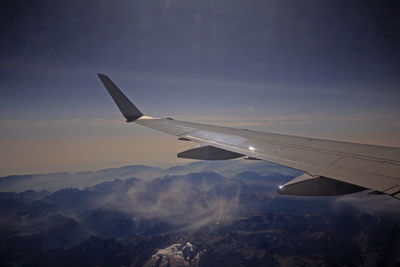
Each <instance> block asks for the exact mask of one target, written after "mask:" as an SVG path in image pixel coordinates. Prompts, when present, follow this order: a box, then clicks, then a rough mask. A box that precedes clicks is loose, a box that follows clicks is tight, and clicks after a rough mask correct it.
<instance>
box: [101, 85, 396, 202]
mask: <svg viewBox="0 0 400 267" xmlns="http://www.w3.org/2000/svg"><path fill="white" fill-rule="evenodd" d="M107 79H108V78H107ZM108 80H109V79H108ZM102 81H103V79H102ZM103 83H104V81H103ZM104 85H105V87H106V88H107V89H108V90H109V91H110V88H108V86H109V83H104ZM111 85H112V86H113V88H112V90H114V91H115V90H118V93H117V94H114V95H117V97H114V96H113V95H112V94H111V95H112V96H113V99H114V101H115V102H116V104H117V106H118V107H119V108H120V110H121V111H122V109H121V107H120V105H124V107H126V105H125V104H124V103H125V102H126V100H125V99H127V98H126V96H125V95H123V93H122V92H121V91H120V90H119V89H118V88H117V87H116V86H115V84H113V83H112V82H111ZM120 101H121V102H120ZM128 101H129V100H128ZM129 102H130V101H129ZM132 106H133V107H132V109H133V110H132V111H129V110H128V111H127V110H125V112H126V113H127V114H136V115H138V114H139V113H140V116H138V118H137V119H135V120H133V121H134V122H135V123H137V124H141V125H143V126H146V127H150V128H153V129H156V130H159V131H162V132H165V133H168V134H172V135H176V136H178V137H179V138H180V139H181V140H190V141H194V142H197V143H199V144H200V145H201V147H200V148H196V149H193V150H189V151H184V152H182V153H179V154H178V156H179V157H186V158H194V159H206V160H218V159H231V158H232V159H233V158H238V157H241V156H247V157H249V158H251V159H261V160H266V161H270V162H274V163H277V164H280V165H283V166H287V167H290V168H294V169H298V170H301V171H303V172H305V173H304V174H303V175H301V176H299V177H297V178H295V179H293V180H292V181H290V182H289V183H287V184H286V185H283V186H280V187H279V192H280V193H282V194H293V195H337V194H345V193H352V192H357V191H361V190H365V189H373V190H375V191H377V192H382V193H385V194H389V195H392V196H394V197H396V198H400V149H399V148H394V147H384V146H373V145H364V144H355V143H348V142H339V141H329V140H322V139H315V138H306V137H298V136H290V135H283V134H274V133H265V132H258V131H250V130H245V129H235V128H227V127H221V126H214V125H207V124H200V123H191V122H185V121H179V120H173V119H170V118H152V117H147V116H142V115H141V114H142V113H141V112H140V111H139V110H138V109H137V108H136V107H135V106H134V105H133V104H132ZM123 114H124V113H123ZM130 121H132V120H130Z"/></svg>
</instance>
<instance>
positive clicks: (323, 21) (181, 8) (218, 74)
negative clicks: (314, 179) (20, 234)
mask: <svg viewBox="0 0 400 267" xmlns="http://www.w3.org/2000/svg"><path fill="white" fill-rule="evenodd" d="M0 10H1V11H0V12H1V16H0V23H1V24H0V30H1V35H0V58H1V60H0V120H1V122H2V127H3V129H4V132H3V133H2V134H0V137H1V138H3V139H7V140H8V139H10V138H11V139H12V138H16V137H18V138H36V137H60V136H63V137H65V136H69V135H74V136H75V135H86V136H94V135H97V134H98V133H99V132H101V131H106V130H105V129H101V131H99V129H98V128H96V129H94V130H93V129H92V130H90V129H89V130H88V129H86V128H85V127H83V126H82V125H80V126H76V125H75V126H74V127H75V128H73V130H71V128H70V127H69V126H68V127H67V126H65V125H64V126H63V125H62V123H61V126H60V124H58V126H57V127H56V126H54V125H53V126H51V127H50V126H49V127H50V128H51V129H50V128H48V127H47V128H46V127H43V128H41V129H40V130H38V129H37V128H35V129H33V128H30V127H29V126H26V124H25V123H27V122H28V123H31V122H43V121H47V122H48V121H54V120H58V121H63V120H65V121H70V120H71V119H88V120H90V119H101V120H106V119H119V118H120V115H119V114H118V113H117V112H116V109H115V107H114V106H113V104H112V102H111V100H110V99H109V97H108V96H107V94H106V91H105V90H104V89H103V88H102V86H101V84H100V82H99V81H98V79H97V77H96V73H97V72H102V73H106V74H108V75H109V76H110V77H111V78H112V79H114V80H115V81H116V83H117V84H118V85H120V87H121V88H122V89H123V90H124V91H125V92H126V93H127V94H128V95H129V96H130V97H131V98H132V99H133V101H134V102H135V103H137V105H138V106H139V107H140V108H141V109H142V110H143V111H144V113H149V115H161V116H163V115H166V116H176V117H178V118H183V119H193V118H197V119H200V120H202V121H210V122H212V121H222V123H223V122H224V121H234V122H235V123H238V122H237V121H236V119H237V118H239V119H238V120H239V121H240V118H241V120H242V121H246V120H247V118H259V119H260V120H261V121H264V122H265V121H268V122H269V123H267V124H265V123H264V124H263V123H260V122H258V123H255V124H254V126H260V125H262V127H261V128H262V129H263V130H273V131H288V132H289V133H297V132H296V131H298V130H297V129H301V130H299V131H298V132H299V133H301V134H307V133H308V132H309V133H310V135H313V134H314V135H321V136H322V137H324V136H330V135H329V134H327V132H332V131H333V132H336V133H337V135H335V134H333V135H331V136H333V137H335V136H336V137H338V138H340V137H343V136H344V137H346V135H345V134H344V135H343V136H340V132H341V131H343V132H346V131H348V132H353V133H355V134H354V135H357V134H358V135H359V134H360V133H361V132H373V131H378V133H377V134H376V136H374V138H371V140H370V141H371V142H373V140H372V139H374V140H375V141H377V142H378V143H379V142H380V143H385V142H384V141H382V140H384V139H385V138H386V137H388V138H392V139H393V140H395V139H396V138H398V137H399V136H400V129H399V128H400V122H399V117H400V116H399V114H400V105H398V103H399V100H400V91H399V84H400V76H399V74H400V73H399V70H400V19H399V16H397V10H398V5H397V4H396V3H395V1H393V2H391V1H385V3H381V1H372V0H367V1H295V0H287V1H282V0H279V1H278V0H271V1H261V0H256V1H244V0H240V1H239V0H215V1H212V0H206V1H194V0H185V1H184V0H162V1H161V0H159V1H148V0H138V1H104V0H103V1H76V0H72V1H63V2H60V1H8V0H5V1H1V4H0ZM299 115H301V116H303V117H301V116H300V119H299V118H298V117H296V116H299ZM196 116H197V117H196ZM268 116H270V117H268ZM271 116H272V117H271ZM277 116H278V117H277ZM279 116H286V117H279ZM288 118H289V119H288ZM281 119H282V120H283V121H285V120H286V125H293V127H292V128H290V127H289V128H288V127H286V126H285V127H284V126H282V125H283V123H281ZM271 121H273V122H276V121H279V122H280V123H279V126H277V125H274V124H273V123H272V124H271V123H270V122H271ZM304 121H305V122H304ZM326 121H330V122H331V123H330V124H329V122H328V125H326ZM332 121H335V123H333V122H332ZM337 121H341V122H342V123H341V124H340V123H339V124H338V123H337ZM348 121H350V122H351V123H349V122H348ZM16 122H17V124H18V123H19V124H18V125H19V126H15V123H16ZM354 122H356V124H357V123H358V124H357V125H354ZM10 123H11V124H10ZM21 123H22V124H24V126H23V127H21ZM324 123H325V124H324ZM232 124H234V123H232ZM10 125H11V126H10ZM238 125H239V126H240V122H239V123H238ZM299 125H303V126H299ZM304 125H311V126H309V127H305V126H304ZM63 127H64V128H63ZM65 127H67V128H68V129H70V130H69V131H66V130H65ZM57 129H58V130H57ZM349 129H350V130H349ZM376 129H381V130H376ZM116 131H117V130H116ZM124 131H125V130H124ZM349 136H350V139H351V138H353V139H356V138H355V137H354V136H353V135H351V134H350V135H347V137H349ZM379 138H380V139H379ZM367 139H368V138H367ZM361 140H362V138H361Z"/></svg>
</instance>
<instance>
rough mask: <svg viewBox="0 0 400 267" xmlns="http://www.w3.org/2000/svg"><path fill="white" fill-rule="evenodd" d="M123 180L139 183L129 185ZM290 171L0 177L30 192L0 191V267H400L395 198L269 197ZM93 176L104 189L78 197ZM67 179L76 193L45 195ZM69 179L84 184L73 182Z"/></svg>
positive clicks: (203, 165)
mask: <svg viewBox="0 0 400 267" xmlns="http://www.w3.org/2000/svg"><path fill="white" fill-rule="evenodd" d="M207 169H208V170H207ZM210 170H212V171H210ZM279 170H280V172H278V171H279ZM146 171H148V173H146ZM133 173H136V174H137V175H138V177H140V176H142V177H143V178H144V179H139V178H135V177H131V178H127V177H128V176H129V175H131V174H133ZM172 173H175V174H172ZM156 174H157V175H160V177H159V178H155V179H149V177H151V176H154V175H156ZM162 174H164V175H162ZM224 174H225V175H224ZM296 174H298V173H297V172H296V171H292V170H289V169H287V168H282V167H279V166H276V165H271V164H268V163H263V162H250V163H249V162H242V161H233V162H230V163H227V162H223V163H214V162H211V163H210V162H197V163H191V164H187V165H182V166H176V167H173V168H169V169H160V168H153V167H147V166H127V167H122V168H116V169H110V170H102V171H98V172H87V173H78V174H65V173H62V174H59V175H60V176H58V175H57V174H50V175H34V176H14V177H7V178H1V179H4V180H2V181H1V182H2V183H3V185H7V186H9V187H8V188H18V189H20V190H21V189H22V187H21V186H22V185H23V184H26V185H27V186H30V185H29V179H32V180H33V183H32V188H35V189H37V191H32V190H29V191H24V192H20V193H15V192H2V193H0V265H6V266H11V265H12V266H15V265H16V266H97V265H101V266H105V265H107V266H110V265H113V266H115V265H117V266H118V265H128V266H142V265H146V266H187V265H192V266H252V265H254V266H265V265H279V266H293V265H301V266H317V265H318V266H321V265H322V266H325V265H327V266H332V265H340V266H342V265H346V266H360V265H364V266H377V265H379V266H394V265H396V264H399V256H398V255H400V253H399V252H400V242H399V241H398V240H399V238H400V215H399V214H400V203H398V201H397V200H395V199H393V198H391V197H388V196H384V195H368V194H367V193H361V194H356V195H349V196H343V197H325V198H312V197H288V196H279V195H276V193H275V192H276V188H277V186H279V185H280V184H282V183H284V182H286V181H288V180H290V179H291V178H292V177H293V176H295V175H296ZM85 175H86V176H85ZM96 175H98V176H99V181H103V180H106V178H105V177H106V176H107V175H108V177H110V178H111V177H113V180H109V181H105V182H100V183H98V184H96V185H93V186H87V187H84V188H83V185H84V184H85V183H87V184H93V183H94V182H95V180H96V179H95V177H96ZM40 177H41V178H40ZM68 177H70V178H71V184H74V185H78V184H80V187H81V189H76V188H64V189H60V190H57V191H55V192H50V191H48V190H43V189H45V188H46V189H52V188H57V186H56V184H57V183H56V182H54V181H59V180H62V181H61V182H60V183H61V184H62V185H65V184H67V183H68ZM76 177H87V180H85V179H84V178H82V179H83V180H82V181H81V183H77V178H76ZM114 178H115V179H114ZM41 179H43V180H41ZM13 180H15V183H13ZM21 180H23V181H24V182H23V183H22V182H20V181H21ZM50 180H54V181H53V184H51V185H46V184H43V183H44V181H46V182H48V181H50ZM39 184H43V188H39ZM5 189H6V188H3V187H2V190H5Z"/></svg>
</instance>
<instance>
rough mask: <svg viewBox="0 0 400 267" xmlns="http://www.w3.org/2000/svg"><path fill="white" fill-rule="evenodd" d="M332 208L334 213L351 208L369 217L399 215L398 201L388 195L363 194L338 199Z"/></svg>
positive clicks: (399, 203) (399, 204)
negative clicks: (369, 215)
mask: <svg viewBox="0 0 400 267" xmlns="http://www.w3.org/2000/svg"><path fill="white" fill-rule="evenodd" d="M332 208H333V210H334V211H340V210H343V209H347V208H353V209H356V210H359V211H361V212H365V213H368V214H371V215H382V214H400V201H399V200H398V199H395V198H393V197H391V196H388V195H380V194H377V195H373V194H372V195H371V194H368V193H365V192H363V193H358V194H349V195H344V196H341V197H338V198H337V199H336V200H335V201H334V202H333V204H332Z"/></svg>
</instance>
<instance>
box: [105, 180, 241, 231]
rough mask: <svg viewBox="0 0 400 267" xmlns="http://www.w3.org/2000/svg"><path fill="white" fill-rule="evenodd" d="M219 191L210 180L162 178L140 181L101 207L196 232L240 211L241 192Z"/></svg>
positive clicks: (107, 200)
mask: <svg viewBox="0 0 400 267" xmlns="http://www.w3.org/2000/svg"><path fill="white" fill-rule="evenodd" d="M204 175H207V174H204ZM157 183H159V184H157ZM216 188H218V186H217V187H216V186H215V184H208V182H207V181H203V182H202V184H199V185H197V184H193V183H191V182H189V181H188V180H187V179H169V178H163V179H158V180H156V181H152V182H147V183H146V182H138V183H136V184H135V185H134V186H132V187H131V188H130V189H129V190H128V191H127V192H126V193H123V194H120V193H118V194H112V195H110V196H108V197H107V198H106V199H105V200H104V201H103V202H102V203H101V205H102V206H105V207H108V208H111V209H118V210H121V211H124V212H127V213H129V214H132V216H134V217H135V218H145V219H162V220H165V221H168V222H170V223H173V224H176V225H181V226H183V227H184V229H185V230H195V229H199V228H202V227H204V226H207V225H210V224H219V223H224V222H228V221H230V220H231V219H232V218H233V216H234V215H235V214H236V212H237V211H238V208H239V195H240V189H239V188H235V191H233V192H230V194H229V196H221V195H220V194H216V193H215V192H214V190H215V189H216Z"/></svg>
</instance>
